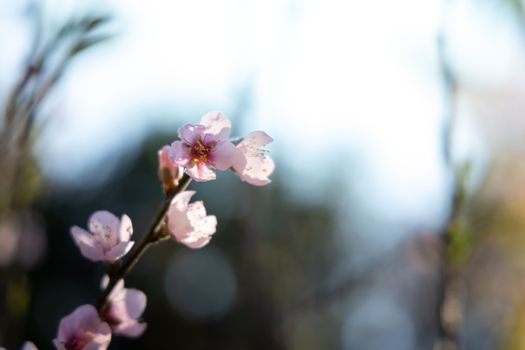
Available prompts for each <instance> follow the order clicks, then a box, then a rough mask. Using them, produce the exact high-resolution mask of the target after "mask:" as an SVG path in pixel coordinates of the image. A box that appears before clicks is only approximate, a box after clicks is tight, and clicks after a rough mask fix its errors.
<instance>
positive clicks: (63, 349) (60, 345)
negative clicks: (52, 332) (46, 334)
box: [53, 339, 67, 350]
mask: <svg viewBox="0 0 525 350" xmlns="http://www.w3.org/2000/svg"><path fill="white" fill-rule="evenodd" d="M53 345H54V346H55V348H56V350H67V349H66V347H65V346H64V344H63V343H62V342H60V341H59V340H58V339H53Z"/></svg>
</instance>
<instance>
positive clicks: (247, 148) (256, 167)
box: [233, 131, 275, 186]
mask: <svg viewBox="0 0 525 350" xmlns="http://www.w3.org/2000/svg"><path fill="white" fill-rule="evenodd" d="M272 141H273V139H272V138H271V137H270V136H268V134H266V133H265V132H264V131H253V132H251V133H249V134H248V135H247V136H246V137H245V138H244V139H242V140H241V142H239V143H238V144H237V146H236V147H237V149H238V150H239V151H240V152H241V154H242V156H243V157H242V158H241V159H240V160H237V161H236V162H235V164H234V165H233V170H234V171H235V172H236V173H237V174H238V175H239V177H240V178H241V180H242V181H245V182H247V183H249V184H252V185H255V186H264V185H267V184H269V183H270V182H271V180H270V179H269V178H268V176H270V175H271V174H272V172H273V171H274V169H275V163H274V162H273V160H272V158H270V157H269V156H268V152H267V151H266V150H265V149H264V148H263V147H264V146H265V145H267V144H269V143H270V142H272Z"/></svg>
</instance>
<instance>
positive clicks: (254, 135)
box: [239, 130, 273, 148]
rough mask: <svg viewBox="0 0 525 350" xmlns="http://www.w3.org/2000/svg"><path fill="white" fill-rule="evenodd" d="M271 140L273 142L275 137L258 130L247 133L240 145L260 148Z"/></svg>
mask: <svg viewBox="0 0 525 350" xmlns="http://www.w3.org/2000/svg"><path fill="white" fill-rule="evenodd" d="M271 142H273V138H272V137H271V136H270V135H268V134H267V133H265V132H264V131H260V130H257V131H252V132H251V133H249V134H248V135H246V137H244V138H243V140H242V141H241V142H240V144H239V145H240V146H241V145H250V146H251V147H256V148H260V147H263V146H266V145H267V144H269V143H271Z"/></svg>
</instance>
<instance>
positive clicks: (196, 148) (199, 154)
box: [191, 140, 213, 164]
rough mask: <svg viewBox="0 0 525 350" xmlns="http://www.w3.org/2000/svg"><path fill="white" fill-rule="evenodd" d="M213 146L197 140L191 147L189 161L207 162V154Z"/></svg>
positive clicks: (195, 162)
mask: <svg viewBox="0 0 525 350" xmlns="http://www.w3.org/2000/svg"><path fill="white" fill-rule="evenodd" d="M212 148H213V145H211V144H207V145H205V144H203V143H202V141H201V140H197V141H196V142H195V143H194V144H193V146H192V147H191V161H192V162H193V163H194V164H197V163H201V162H202V163H208V155H209V153H210V151H211V149H212Z"/></svg>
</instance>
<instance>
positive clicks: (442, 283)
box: [434, 0, 465, 350]
mask: <svg viewBox="0 0 525 350" xmlns="http://www.w3.org/2000/svg"><path fill="white" fill-rule="evenodd" d="M450 3H451V1H450V0H444V1H443V4H442V6H443V8H442V13H441V27H440V28H439V31H438V36H437V54H438V64H439V67H440V70H441V76H442V83H443V98H444V102H443V106H444V123H445V125H444V128H443V156H444V161H445V164H446V165H447V166H448V168H449V170H450V172H451V175H452V177H453V191H452V198H451V204H450V212H449V217H448V220H447V224H446V228H445V230H444V231H443V232H442V234H441V243H442V244H441V254H440V255H441V262H440V266H439V269H440V270H439V280H438V283H437V300H436V311H435V314H436V324H437V332H438V334H437V342H436V344H435V346H434V348H435V349H439V350H449V349H450V350H452V349H459V342H458V339H457V330H455V329H452V328H453V327H451V325H450V324H449V322H448V321H447V319H446V305H447V301H448V300H447V299H448V298H450V295H449V293H451V284H452V277H453V276H452V267H451V265H450V256H449V251H450V247H451V244H452V240H453V237H452V236H453V234H455V233H456V230H455V228H456V226H457V222H458V221H459V216H460V213H461V210H462V207H463V202H464V198H465V188H464V179H465V176H464V175H465V171H457V170H456V169H455V166H454V162H453V159H452V145H453V139H452V138H453V134H454V126H455V124H456V102H457V101H456V99H457V88H458V81H457V77H456V76H455V74H454V72H453V69H452V67H451V64H450V63H449V60H448V57H447V37H446V32H445V19H446V16H447V13H448V6H450Z"/></svg>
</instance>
